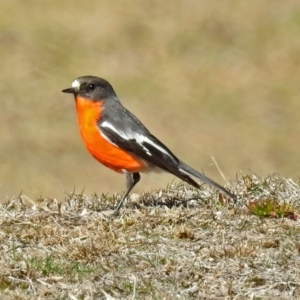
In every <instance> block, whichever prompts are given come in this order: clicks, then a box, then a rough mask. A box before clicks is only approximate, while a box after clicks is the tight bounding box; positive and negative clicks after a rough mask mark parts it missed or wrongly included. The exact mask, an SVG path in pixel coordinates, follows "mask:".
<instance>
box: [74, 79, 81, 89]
mask: <svg viewBox="0 0 300 300" xmlns="http://www.w3.org/2000/svg"><path fill="white" fill-rule="evenodd" d="M72 88H76V89H79V88H80V82H79V80H78V79H75V80H74V81H73V82H72Z"/></svg>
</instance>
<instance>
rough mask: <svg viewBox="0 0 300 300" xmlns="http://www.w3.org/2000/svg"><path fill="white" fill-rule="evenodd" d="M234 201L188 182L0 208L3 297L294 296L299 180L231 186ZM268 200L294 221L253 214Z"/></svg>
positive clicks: (298, 264)
mask: <svg viewBox="0 0 300 300" xmlns="http://www.w3.org/2000/svg"><path fill="white" fill-rule="evenodd" d="M232 189H233V190H234V191H235V192H236V193H237V194H238V195H239V200H238V202H237V203H236V204H233V203H230V202H228V201H227V200H226V199H225V198H224V197H222V196H220V195H219V196H218V195H216V194H215V193H214V192H213V191H212V190H210V189H207V188H206V189H205V190H203V191H201V192H199V191H196V190H192V189H191V188H190V187H188V186H186V185H179V186H169V187H168V188H167V189H165V190H161V191H153V192H152V193H146V194H141V195H138V194H133V195H132V199H131V201H130V202H129V203H127V206H126V207H125V208H124V209H122V214H121V216H118V217H115V218H113V219H110V217H109V216H110V214H111V211H110V209H109V207H111V206H113V205H114V204H115V203H116V201H117V198H119V197H120V195H114V197H107V196H105V195H101V196H97V195H93V196H92V197H88V196H86V195H84V194H71V195H69V196H68V200H67V202H66V203H64V204H59V203H58V202H57V201H56V200H54V199H49V198H48V199H46V198H45V199H39V200H37V201H34V200H31V199H29V198H28V197H25V196H22V195H20V196H19V197H17V198H15V199H13V200H11V201H9V202H8V203H6V204H3V205H2V206H1V207H0V222H1V226H0V241H1V252H0V253H1V255H0V270H1V271H0V291H1V299H275V298H276V299H292V298H293V299H298V298H300V283H299V282H300V271H299V270H300V260H299V252H300V244H299V238H300V227H299V222H298V221H297V220H296V219H297V218H295V216H297V214H298V212H299V190H300V187H299V183H298V182H294V181H292V180H290V179H284V178H280V177H279V176H278V175H273V176H270V177H267V178H259V177H257V176H255V175H252V176H244V177H241V178H239V179H237V180H236V181H235V182H234V183H233V184H232ZM267 197H272V199H277V202H276V203H277V205H280V203H285V204H289V210H292V211H293V214H294V215H293V218H289V217H288V215H287V216H286V217H280V218H279V217H278V218H274V216H273V217H267V218H266V217H264V218H263V217H260V218H259V217H257V216H256V215H254V214H252V213H251V212H250V211H249V210H248V209H247V205H248V204H249V203H251V202H253V201H259V200H260V199H266V198H267Z"/></svg>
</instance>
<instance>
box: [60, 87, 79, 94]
mask: <svg viewBox="0 0 300 300" xmlns="http://www.w3.org/2000/svg"><path fill="white" fill-rule="evenodd" d="M62 92H63V93H68V94H75V93H76V91H75V89H74V88H69V89H65V90H62Z"/></svg>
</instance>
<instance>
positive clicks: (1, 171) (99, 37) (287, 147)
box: [0, 0, 300, 201]
mask: <svg viewBox="0 0 300 300" xmlns="http://www.w3.org/2000/svg"><path fill="white" fill-rule="evenodd" d="M0 7H1V10H0V55H1V64H0V90H1V101H0V111H1V119H0V195H1V198H0V199H1V201H5V200H7V199H8V198H10V197H12V196H16V195H18V194H19V193H20V192H21V191H23V193H24V194H26V195H28V196H30V197H32V198H35V197H38V196H40V195H42V196H44V197H57V198H58V199H59V200H63V199H64V197H65V194H64V192H65V191H67V192H72V191H73V190H74V189H75V191H76V192H81V191H82V190H83V189H85V193H87V194H90V193H92V192H97V193H102V192H103V193H108V192H109V193H112V192H121V191H123V190H124V189H125V184H124V182H125V178H124V176H121V175H119V174H117V173H114V172H112V171H110V170H107V169H106V168H104V167H102V166H101V165H100V164H99V163H97V162H96V161H95V160H94V159H93V158H92V157H91V156H90V155H89V154H88V153H87V152H86V150H85V149H84V147H83V144H82V142H81V139H80V136H79V133H78V128H77V120H76V115H75V108H74V100H73V98H72V97H71V95H66V94H63V93H61V90H62V89H64V88H67V87H69V86H70V84H71V82H72V80H73V79H74V78H75V77H77V76H81V75H98V76H101V77H103V78H105V79H107V80H109V81H110V82H111V83H112V85H113V86H114V88H115V90H116V92H117V94H118V96H119V97H120V99H121V101H122V102H123V104H124V105H125V106H126V107H128V108H129V109H130V110H131V111H132V112H133V113H135V114H136V115H137V116H138V117H139V118H140V119H141V120H142V121H143V122H144V123H145V125H146V126H147V127H148V128H149V129H150V130H151V131H152V133H153V134H154V135H156V136H157V137H158V138H159V139H161V140H162V141H163V142H164V143H165V144H166V145H167V146H168V147H169V148H170V149H171V150H173V151H174V152H175V153H176V154H177V155H178V157H180V158H181V159H182V160H184V161H185V162H186V163H188V164H190V165H192V166H194V167H195V168H197V169H199V170H204V171H205V173H206V174H207V175H208V176H209V177H211V178H213V179H214V180H216V181H218V182H220V183H221V184H224V183H225V182H224V180H223V178H222V177H221V175H220V173H219V172H218V170H217V168H216V166H215V165H214V163H213V161H212V158H211V155H213V156H214V157H215V158H216V160H217V162H218V164H219V166H220V168H221V170H222V171H223V173H224V174H225V176H226V177H227V178H231V179H234V178H235V176H236V174H243V173H250V172H251V171H253V172H255V173H257V174H259V175H262V176H265V175H267V174H270V173H273V172H278V173H280V174H281V175H282V176H286V177H298V175H299V158H300V154H299V150H298V146H299V125H300V120H299V114H300V101H299V100H300V2H299V1H276V0H272V1H238V0H236V1H208V0H207V1H199V0H197V1H178V0H176V1H166V2H163V1H153V0H151V1H150V0H145V1H127V2H124V1H78V0H73V1H67V0H59V1H58V0H53V1H14V0H2V1H1V5H0ZM172 180H173V176H171V175H167V174H164V175H157V174H154V175H144V176H142V180H141V183H140V184H139V185H138V186H137V187H136V189H135V191H143V190H150V189H151V188H154V187H155V188H156V187H157V188H159V187H165V186H166V184H167V183H168V182H171V181H172Z"/></svg>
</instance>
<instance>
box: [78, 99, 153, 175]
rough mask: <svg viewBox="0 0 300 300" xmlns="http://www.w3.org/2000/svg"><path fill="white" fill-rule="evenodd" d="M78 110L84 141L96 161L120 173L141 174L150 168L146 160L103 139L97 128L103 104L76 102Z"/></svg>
mask: <svg viewBox="0 0 300 300" xmlns="http://www.w3.org/2000/svg"><path fill="white" fill-rule="evenodd" d="M76 108H77V116H78V123H79V128H80V134H81V137H82V140H83V142H84V144H85V147H86V148H87V150H88V151H89V152H90V153H91V155H92V156H93V157H94V158H95V159H97V160H98V161H99V162H100V163H102V164H103V165H105V166H106V167H108V168H110V169H113V170H115V171H117V172H120V173H124V172H141V171H143V170H145V169H147V168H148V164H147V163H146V162H145V161H144V160H142V159H140V158H137V157H136V156H134V154H131V153H129V152H127V151H124V150H122V149H120V148H119V147H117V146H115V145H114V144H112V143H110V142H109V141H107V140H106V139H105V138H103V136H102V135H101V133H100V129H99V128H98V126H97V121H98V120H99V116H100V114H101V103H95V102H94V103H93V102H91V101H85V100H81V101H77V102H76Z"/></svg>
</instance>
